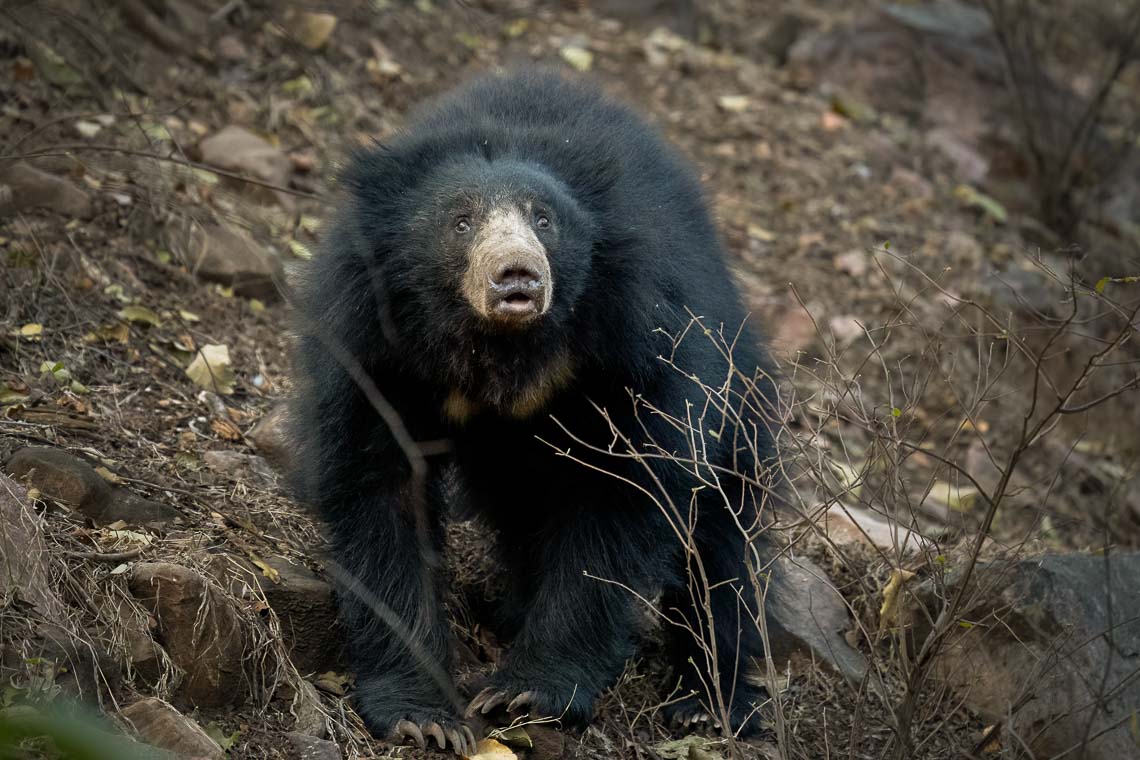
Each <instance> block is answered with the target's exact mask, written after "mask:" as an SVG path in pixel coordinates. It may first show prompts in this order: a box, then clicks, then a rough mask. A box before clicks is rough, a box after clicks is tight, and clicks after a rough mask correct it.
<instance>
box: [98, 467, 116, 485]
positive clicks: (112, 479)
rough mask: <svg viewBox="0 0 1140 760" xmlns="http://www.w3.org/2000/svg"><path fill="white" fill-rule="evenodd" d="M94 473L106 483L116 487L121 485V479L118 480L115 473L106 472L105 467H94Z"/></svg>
mask: <svg viewBox="0 0 1140 760" xmlns="http://www.w3.org/2000/svg"><path fill="white" fill-rule="evenodd" d="M95 473H96V474H97V475H98V476H99V477H101V478H103V480H105V481H107V482H108V483H112V484H114V485H116V486H121V485H122V484H123V479H122V478H120V477H119V476H118V475H116V474H115V473H113V472H111V471H110V470H108V469H107V468H106V467H103V466H99V467H96V468H95Z"/></svg>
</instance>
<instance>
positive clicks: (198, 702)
mask: <svg viewBox="0 0 1140 760" xmlns="http://www.w3.org/2000/svg"><path fill="white" fill-rule="evenodd" d="M129 585H130V590H131V593H132V594H133V595H134V596H135V598H136V599H138V600H139V601H140V602H141V603H142V605H143V606H144V607H145V608H146V609H147V610H148V611H149V612H150V613H151V614H152V615H154V617H155V619H156V620H157V621H158V638H159V641H160V642H161V643H162V645H163V646H164V647H165V648H166V651H167V653H168V654H169V655H170V659H171V660H172V661H173V662H174V664H175V665H177V666H178V667H179V668H180V669H181V670H182V671H183V672H184V673H185V677H184V679H183V681H182V684H181V687H180V690H179V692H178V694H179V696H180V697H181V698H182V699H184V700H185V701H186V702H188V703H189V704H192V705H194V706H196V707H224V706H230V705H235V704H241V703H243V702H245V701H246V700H247V699H248V697H249V696H250V694H251V691H252V690H251V687H250V681H249V679H248V678H247V674H246V672H245V669H244V661H245V659H246V654H247V653H248V652H249V650H250V648H251V640H252V635H251V633H252V632H251V631H250V629H249V627H248V626H247V625H246V621H245V620H244V619H243V617H242V614H241V610H239V609H238V608H237V606H236V605H235V604H234V603H233V602H232V601H231V600H230V599H228V598H227V597H226V596H225V595H224V594H222V593H221V592H220V590H219V589H217V588H215V587H213V586H212V585H211V584H210V582H209V581H208V580H207V579H206V577H205V576H203V575H202V574H200V573H198V572H197V571H195V570H192V569H190V568H188V567H183V566H182V565H174V564H170V563H166V562H141V563H138V564H136V565H135V566H134V567H133V568H132V570H131V577H130V584H129Z"/></svg>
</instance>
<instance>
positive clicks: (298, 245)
mask: <svg viewBox="0 0 1140 760" xmlns="http://www.w3.org/2000/svg"><path fill="white" fill-rule="evenodd" d="M289 250H290V251H292V252H293V255H294V256H296V257H297V258H299V259H304V260H306V261H308V260H309V259H311V258H313V252H312V251H310V250H309V246H307V245H305V244H304V243H302V242H301V241H300V240H290V241H289Z"/></svg>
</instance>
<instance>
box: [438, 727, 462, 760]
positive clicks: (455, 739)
mask: <svg viewBox="0 0 1140 760" xmlns="http://www.w3.org/2000/svg"><path fill="white" fill-rule="evenodd" d="M447 740H448V741H450V742H451V746H452V748H453V749H454V750H455V752H456V753H457V754H460V755H466V754H467V747H466V745H465V744H464V743H463V739H462V738H461V737H460V734H459V731H458V730H457V729H454V728H449V729H447ZM443 746H444V747H445V748H446V747H447V744H444V745H443Z"/></svg>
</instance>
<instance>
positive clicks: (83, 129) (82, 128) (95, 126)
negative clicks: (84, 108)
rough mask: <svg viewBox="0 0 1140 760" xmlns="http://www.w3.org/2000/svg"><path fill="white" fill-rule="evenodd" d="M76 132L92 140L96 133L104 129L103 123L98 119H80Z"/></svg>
mask: <svg viewBox="0 0 1140 760" xmlns="http://www.w3.org/2000/svg"><path fill="white" fill-rule="evenodd" d="M74 126H75V133H76V134H77V135H79V136H80V137H85V138H87V139H88V140H90V139H91V138H92V137H94V136H95V135H97V134H99V133H100V132H102V131H103V125H102V124H100V123H99V122H97V121H84V120H83V119H80V120H79V121H77V122H75V125H74Z"/></svg>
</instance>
